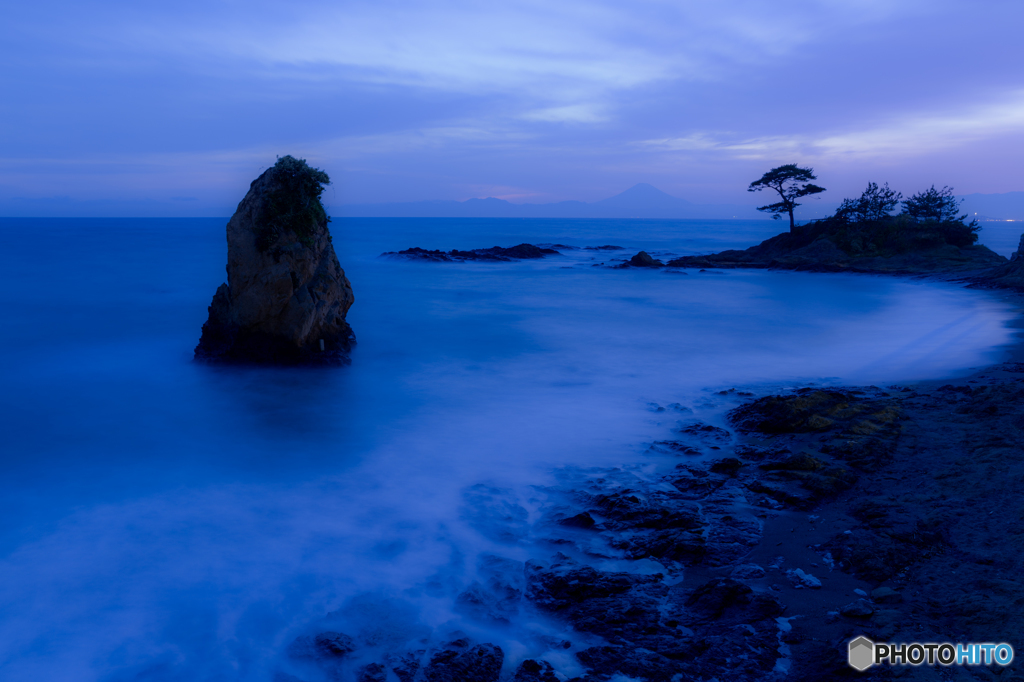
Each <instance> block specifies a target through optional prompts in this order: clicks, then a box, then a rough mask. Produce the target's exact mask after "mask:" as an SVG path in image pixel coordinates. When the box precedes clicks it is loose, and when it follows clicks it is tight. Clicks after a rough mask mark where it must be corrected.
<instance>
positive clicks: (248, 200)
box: [195, 156, 355, 364]
mask: <svg viewBox="0 0 1024 682" xmlns="http://www.w3.org/2000/svg"><path fill="white" fill-rule="evenodd" d="M328 183H330V179H329V178H328V177H327V174H326V173H324V172H323V171H321V170H318V169H316V168H311V167H310V166H309V165H307V164H306V162H305V161H304V160H301V159H296V158H293V157H291V156H284V157H281V158H279V159H278V160H277V163H276V164H274V166H273V167H272V168H269V169H267V171H266V172H264V173H263V174H262V175H261V176H259V177H258V178H256V179H255V180H254V181H253V182H252V184H251V185H250V186H249V192H248V193H247V194H246V195H245V198H244V199H242V202H241V203H240V204H238V209H237V210H236V211H235V214H234V215H233V216H231V220H230V221H228V226H227V236H228V265H227V271H228V281H227V284H221V285H220V287H218V289H217V293H215V294H214V296H213V303H212V304H210V318H209V319H208V320H207V321H206V324H204V325H203V334H202V338H200V339H199V345H198V346H196V351H195V357H196V359H197V360H203V361H209V362H252V363H263V364H343V363H346V362H348V351H349V349H350V348H351V346H352V344H353V343H354V342H355V336H354V335H353V334H352V330H351V328H349V326H348V323H347V322H346V321H345V315H346V313H348V309H349V307H350V306H351V305H352V302H353V301H354V300H355V298H354V297H353V295H352V285H351V284H349V281H348V279H347V278H346V277H345V272H344V270H342V269H341V265H340V264H339V263H338V257H337V256H336V255H335V253H334V246H333V244H332V243H331V234H330V232H329V231H328V230H327V223H328V222H330V218H328V217H327V214H326V212H325V211H324V207H323V204H321V203H320V194H321V193H322V192H323V189H324V185H327V184H328Z"/></svg>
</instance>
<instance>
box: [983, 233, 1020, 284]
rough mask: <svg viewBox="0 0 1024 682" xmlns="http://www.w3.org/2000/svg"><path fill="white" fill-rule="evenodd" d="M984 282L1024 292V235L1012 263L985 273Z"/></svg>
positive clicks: (1011, 258) (1012, 257) (1011, 259)
mask: <svg viewBox="0 0 1024 682" xmlns="http://www.w3.org/2000/svg"><path fill="white" fill-rule="evenodd" d="M982 281H983V282H984V283H986V284H995V285H997V286H1002V287H1007V288H1011V289H1018V290H1024V234H1022V235H1021V237H1020V245H1019V246H1018V247H1017V250H1016V251H1014V252H1013V255H1012V256H1011V257H1010V262H1009V263H1005V264H1002V265H999V266H997V267H995V268H993V269H992V270H990V271H989V272H987V273H985V274H984V275H983V276H982Z"/></svg>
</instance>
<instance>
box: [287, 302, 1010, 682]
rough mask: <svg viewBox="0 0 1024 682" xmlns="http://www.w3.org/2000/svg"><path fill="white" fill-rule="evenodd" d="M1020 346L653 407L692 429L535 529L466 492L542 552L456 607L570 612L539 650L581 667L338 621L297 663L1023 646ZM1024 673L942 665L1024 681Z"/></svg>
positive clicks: (504, 674) (673, 671)
mask: <svg viewBox="0 0 1024 682" xmlns="http://www.w3.org/2000/svg"><path fill="white" fill-rule="evenodd" d="M1015 300H1016V302H1017V303H1018V304H1021V300H1020V297H1016V299H1015ZM1014 353H1015V358H1014V359H1013V361H1010V362H1005V363H1002V364H999V365H995V366H992V367H987V368H985V369H983V370H981V371H979V372H977V373H975V374H973V375H971V376H969V377H965V378H963V379H961V380H958V381H956V382H953V383H941V385H940V383H939V382H922V383H919V384H915V385H912V386H891V387H888V388H877V387H860V388H851V387H844V388H819V387H807V388H800V389H796V390H793V391H789V392H786V393H784V394H780V395H769V396H764V397H761V398H757V399H751V396H750V394H744V393H743V392H742V391H735V390H731V391H723V392H722V394H723V398H724V399H729V400H734V401H735V404H736V407H734V408H733V409H731V410H730V411H729V412H728V419H727V422H726V424H725V425H724V426H716V425H713V424H709V423H705V422H703V421H700V420H698V419H696V418H694V415H693V414H692V413H691V412H690V411H689V410H688V409H687V408H686V407H683V406H681V405H678V404H671V405H664V406H662V405H652V406H651V409H652V410H653V411H654V412H656V413H657V414H659V415H660V416H664V418H665V419H668V420H672V421H676V422H678V427H677V428H676V429H675V431H676V434H675V437H674V438H673V439H672V440H662V441H656V442H653V443H651V445H650V448H649V450H648V453H647V456H646V457H645V458H644V459H645V461H644V462H640V463H638V464H637V465H636V466H635V467H631V468H615V469H594V470H587V471H567V472H564V484H563V485H558V486H555V487H553V488H550V489H547V490H545V491H544V492H545V494H546V496H547V499H548V503H547V504H546V506H545V507H544V512H543V517H542V519H541V520H540V521H538V522H537V523H535V524H533V526H532V528H531V529H530V530H526V529H524V522H523V518H524V517H522V516H520V515H518V514H517V513H516V512H515V502H514V501H510V500H503V498H502V497H501V496H502V494H503V493H502V491H496V490H494V489H490V488H488V487H486V486H476V487H475V488H474V489H471V490H468V491H467V493H466V495H467V500H468V501H469V504H471V505H472V504H479V505H481V510H478V512H479V513H481V514H485V515H490V516H489V520H490V521H491V522H493V521H494V519H495V514H494V511H493V510H494V508H495V505H496V504H497V505H498V506H499V507H500V508H501V509H503V510H504V511H502V512H501V513H499V514H498V515H497V518H498V519H499V523H498V527H497V530H495V529H494V527H492V528H491V530H490V531H489V532H490V533H492V534H497V536H501V538H502V539H504V540H505V541H507V542H510V543H521V542H525V541H526V537H527V535H529V536H530V544H531V545H532V546H533V547H534V548H535V549H536V550H537V551H536V552H534V554H535V555H539V556H545V557H546V558H543V559H539V560H538V559H534V560H530V561H526V562H525V563H523V562H520V561H516V560H513V559H511V558H508V557H497V556H489V557H485V558H484V559H482V560H481V565H480V566H478V569H479V571H478V572H479V574H480V575H481V576H482V579H481V580H479V581H477V582H475V583H473V584H472V585H470V586H469V587H468V588H466V589H465V590H463V591H462V592H461V593H459V594H458V595H457V596H456V598H455V601H456V604H457V606H458V609H459V610H460V611H461V613H462V614H463V615H464V616H465V617H467V618H469V619H470V620H472V621H477V622H480V623H485V624H491V625H497V626H499V627H500V626H501V625H502V624H505V625H507V624H508V623H509V622H510V621H513V620H516V619H523V618H530V617H531V614H534V616H540V617H543V618H547V619H550V620H552V621H554V622H556V623H561V624H562V625H563V626H564V628H565V633H566V637H567V638H566V639H565V640H564V641H562V642H548V643H547V645H546V646H548V647H550V649H551V650H552V651H558V650H559V649H562V650H563V651H562V655H566V654H568V655H571V656H572V657H573V658H574V659H575V661H576V663H577V665H576V666H575V667H577V668H580V667H581V668H582V669H583V670H584V671H585V672H584V673H583V674H582V675H579V674H576V675H573V676H570V675H566V674H564V673H563V672H562V671H561V670H559V669H558V667H557V665H554V666H553V665H552V663H551V662H549V661H547V660H535V659H525V660H518V661H516V662H515V665H512V664H511V663H512V661H507V662H506V660H505V658H506V656H507V655H508V654H507V652H504V651H502V649H501V647H500V646H499V645H496V644H494V643H493V642H488V641H476V640H474V639H472V638H471V637H468V636H465V635H464V633H458V632H456V633H454V634H453V636H452V638H451V639H450V641H448V642H446V643H438V641H437V640H436V639H427V640H424V641H423V643H422V647H421V648H418V649H416V648H412V649H410V650H409V651H405V652H400V653H398V654H390V655H389V656H390V657H387V656H382V657H381V658H380V660H374V661H367V660H366V659H365V658H363V654H365V653H366V651H365V649H366V645H365V643H362V644H361V643H360V642H359V641H358V637H355V638H353V637H352V636H349V635H347V634H342V633H339V632H332V631H325V632H320V633H317V634H313V635H310V636H307V637H305V638H300V640H299V641H298V642H297V643H296V644H295V645H294V646H293V649H292V656H293V658H294V657H298V658H301V659H302V660H304V661H306V662H307V664H310V665H312V666H314V667H315V668H316V669H318V670H320V671H334V672H333V673H329V674H332V675H341V676H342V677H343V678H344V677H345V675H342V671H347V675H351V676H352V677H351V679H356V680H359V681H360V682H371V681H372V682H376V681H384V680H394V679H398V680H401V682H413V681H414V680H427V681H429V682H438V681H447V680H453V681H454V680H480V681H497V680H499V679H501V680H515V681H517V682H529V681H534V680H545V681H548V682H551V681H553V680H562V681H564V680H568V679H572V680H575V681H576V682H597V681H608V680H616V679H617V680H624V679H635V680H650V681H652V682H655V681H658V682H660V681H666V682H668V681H670V680H674V681H680V680H694V681H696V680H710V679H718V680H726V679H728V680H764V679H786V680H798V681H799V680H821V679H836V678H839V679H842V678H846V677H851V678H852V677H855V676H856V677H858V678H861V679H864V678H866V679H888V678H889V677H908V678H914V677H915V676H933V675H934V674H935V673H936V672H937V671H936V669H934V668H928V667H927V666H924V667H922V668H912V667H905V668H900V667H895V668H873V669H871V670H870V671H868V672H867V673H857V672H855V671H854V670H852V669H851V668H850V667H849V666H848V665H847V664H846V658H845V656H846V654H845V647H846V643H847V642H848V641H849V640H851V639H853V638H855V637H857V636H860V635H864V636H867V637H869V638H871V639H872V640H874V641H894V642H899V641H954V642H974V641H980V642H987V641H994V642H1000V641H1006V642H1010V643H1011V644H1015V643H1019V642H1021V641H1022V637H1024V624H1021V623H1020V621H1019V618H1017V617H1016V616H1017V614H1018V613H1019V610H1020V608H1021V605H1022V604H1024V581H1022V580H1021V576H1022V575H1024V532H1022V531H1021V530H1020V528H1021V524H1020V521H1021V519H1022V518H1024V496H1021V495H1020V493H1019V490H1020V486H1021V485H1022V483H1024V457H1022V454H1024V451H1022V448H1021V447H1020V444H1019V443H1020V439H1021V436H1022V435H1024V362H1021V360H1024V349H1022V348H1021V347H1020V346H1019V345H1018V346H1017V347H1016V348H1015V349H1014ZM744 401H745V402H744ZM495 500H498V501H497V502H495ZM502 505H504V506H502ZM510 510H511V511H510ZM502 524H504V525H502ZM609 562H611V563H609ZM615 562H619V563H618V564H616V566H617V567H612V565H611V564H615ZM622 562H625V563H626V564H635V565H636V566H637V568H636V569H628V568H627V569H623V568H622ZM655 562H656V563H655ZM652 565H654V566H660V567H661V568H660V569H659V570H658V571H657V572H651V570H650V569H649V567H650V566H652ZM641 566H646V567H648V568H646V569H642V568H641ZM339 642H341V643H340V644H339ZM431 642H433V643H431ZM296 652H298V653H296ZM1016 669H1017V666H1011V667H1010V668H1008V669H1005V670H1003V669H998V668H997V666H992V667H991V668H986V667H981V666H975V667H973V668H957V667H953V668H948V669H943V671H942V672H943V675H944V677H943V679H964V680H966V679H978V678H980V679H990V680H996V679H998V680H1000V681H1001V682H1005V681H1006V680H1020V679H1024V676H1022V675H1020V674H1018V673H1016V672H1015V670H1016ZM389 671H390V672H389ZM1000 673H1001V674H1000ZM392 675H393V676H392ZM298 679H302V678H296V677H291V676H283V677H279V680H278V682H285V681H286V680H287V681H291V682H294V680H298Z"/></svg>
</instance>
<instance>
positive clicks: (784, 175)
mask: <svg viewBox="0 0 1024 682" xmlns="http://www.w3.org/2000/svg"><path fill="white" fill-rule="evenodd" d="M817 179H818V178H817V176H815V175H814V170H813V169H811V168H800V167H799V166H797V165H796V164H795V163H788V164H786V165H785V166H779V167H778V168H772V169H771V170H770V171H768V172H767V173H765V174H764V175H762V176H761V179H760V180H755V181H754V182H752V183H750V187H748V188H747V191H748V192H760V191H761V190H763V189H772V190H775V191H776V192H778V193H779V197H780V198H781V199H782V200H781V201H777V202H775V203H774V204H768V205H767V206H758V207H757V210H758V211H764V212H765V213H771V214H772V218H775V219H776V220H778V219H779V218H781V217H782V214H783V213H788V214H789V231H790V232H793V230H794V229H795V228H796V221H795V220H794V219H793V209H795V208H796V207H797V206H799V205H800V204H798V203H797V202H796V200H797V199H799V198H801V197H806V196H809V195H811V194H820V193H821V192H824V191H825V188H824V187H818V186H817V185H815V184H812V183H811V180H817Z"/></svg>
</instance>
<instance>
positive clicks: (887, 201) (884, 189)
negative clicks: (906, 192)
mask: <svg viewBox="0 0 1024 682" xmlns="http://www.w3.org/2000/svg"><path fill="white" fill-rule="evenodd" d="M902 198H903V194H901V193H900V192H893V191H892V190H891V189H889V183H888V182H887V183H885V184H884V185H882V186H881V187H879V186H878V185H877V184H875V183H873V182H869V183H868V188H867V189H866V190H864V193H863V194H861V195H860V198H859V199H843V203H842V204H841V205H840V206H839V210H837V211H836V213H835V217H836V218H838V219H839V220H842V221H844V222H847V223H865V222H877V221H879V220H885V219H886V218H889V217H891V216H892V212H893V211H894V210H896V207H897V206H898V205H899V203H900V199H902Z"/></svg>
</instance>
